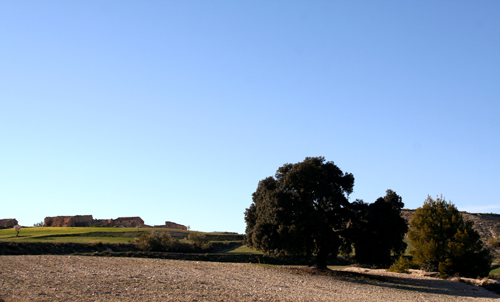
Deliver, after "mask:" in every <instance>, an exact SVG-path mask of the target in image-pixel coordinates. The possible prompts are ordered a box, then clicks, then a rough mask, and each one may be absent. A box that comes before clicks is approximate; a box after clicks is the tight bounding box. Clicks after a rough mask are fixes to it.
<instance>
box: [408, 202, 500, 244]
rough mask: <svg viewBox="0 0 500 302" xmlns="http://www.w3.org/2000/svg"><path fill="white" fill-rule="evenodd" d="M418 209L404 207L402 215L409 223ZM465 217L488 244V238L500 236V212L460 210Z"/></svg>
mask: <svg viewBox="0 0 500 302" xmlns="http://www.w3.org/2000/svg"><path fill="white" fill-rule="evenodd" d="M415 211H416V210H411V209H403V210H401V216H403V218H404V219H406V221H408V223H410V220H411V218H412V217H413V214H415ZM460 213H461V214H462V215H463V216H464V218H465V219H467V220H471V221H473V222H474V229H475V230H476V231H477V232H478V233H479V235H480V236H481V240H482V241H483V242H484V243H485V244H486V243H487V242H488V239H490V238H492V237H498V236H500V214H495V213H468V212H465V211H461V212H460Z"/></svg>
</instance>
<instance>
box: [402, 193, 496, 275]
mask: <svg viewBox="0 0 500 302" xmlns="http://www.w3.org/2000/svg"><path fill="white" fill-rule="evenodd" d="M408 237H409V238H410V240H411V242H412V244H413V247H414V250H412V251H410V253H411V254H412V256H413V261H414V262H415V263H416V264H418V265H420V267H421V268H422V269H424V270H427V271H435V270H439V272H440V273H441V275H442V276H446V275H454V274H457V273H458V274H460V275H462V276H465V277H473V278H475V277H477V276H481V277H484V276H488V273H489V271H490V267H491V257H490V253H489V250H487V249H485V248H484V247H483V243H482V241H481V240H480V236H479V234H478V233H477V232H476V230H474V228H473V222H472V221H465V220H464V218H463V217H462V214H461V213H460V212H459V211H458V209H457V208H456V207H455V206H454V205H453V204H452V203H451V202H446V201H445V200H444V198H442V197H441V198H439V197H438V198H436V200H433V199H432V198H431V197H430V196H429V197H427V200H426V201H425V202H424V205H423V206H422V207H421V208H418V209H417V210H416V212H415V214H414V215H413V217H412V220H411V230H410V231H409V232H408Z"/></svg>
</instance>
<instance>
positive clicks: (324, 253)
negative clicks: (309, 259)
mask: <svg viewBox="0 0 500 302" xmlns="http://www.w3.org/2000/svg"><path fill="white" fill-rule="evenodd" d="M327 258H328V250H327V249H326V248H320V249H319V251H318V254H317V255H316V264H314V265H313V266H314V267H316V268H317V269H327V267H326V259H327Z"/></svg>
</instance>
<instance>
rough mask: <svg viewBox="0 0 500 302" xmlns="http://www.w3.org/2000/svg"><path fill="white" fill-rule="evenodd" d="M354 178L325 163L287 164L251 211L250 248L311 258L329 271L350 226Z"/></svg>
mask: <svg viewBox="0 0 500 302" xmlns="http://www.w3.org/2000/svg"><path fill="white" fill-rule="evenodd" d="M353 186H354V177H353V176H352V174H349V173H343V172H342V171H341V170H340V169H339V168H338V167H337V166H336V165H335V164H334V163H333V162H325V159H324V158H323V157H307V158H306V159H305V160H304V161H303V162H299V163H296V164H285V165H283V166H282V167H280V168H279V169H278V171H277V172H276V175H275V177H268V178H266V179H264V180H261V181H260V182H259V185H258V187H257V190H256V191H255V193H253V194H252V199H253V203H252V204H251V205H250V207H249V208H248V209H246V211H245V220H246V223H247V227H246V239H245V240H246V243H247V245H249V246H252V247H254V248H255V249H257V250H259V251H262V252H264V253H266V254H268V255H273V256H284V255H292V256H311V255H313V254H316V255H317V257H316V261H317V263H316V265H317V266H318V267H320V268H324V267H326V260H327V258H328V256H329V255H334V256H336V255H337V253H338V250H339V248H340V247H341V245H342V244H343V240H342V237H341V236H342V234H343V232H344V231H345V229H346V224H347V222H348V221H349V214H350V210H349V201H348V200H347V196H348V195H349V194H350V193H352V189H353Z"/></svg>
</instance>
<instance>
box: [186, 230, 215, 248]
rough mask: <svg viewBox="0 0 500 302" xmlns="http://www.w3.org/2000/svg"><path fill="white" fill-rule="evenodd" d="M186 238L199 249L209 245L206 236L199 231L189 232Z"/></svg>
mask: <svg viewBox="0 0 500 302" xmlns="http://www.w3.org/2000/svg"><path fill="white" fill-rule="evenodd" d="M188 239H189V240H191V241H192V242H193V245H194V246H195V247H197V248H199V249H201V250H206V249H209V248H210V247H211V244H210V242H208V239H207V236H206V235H205V234H201V233H189V235H188Z"/></svg>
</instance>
